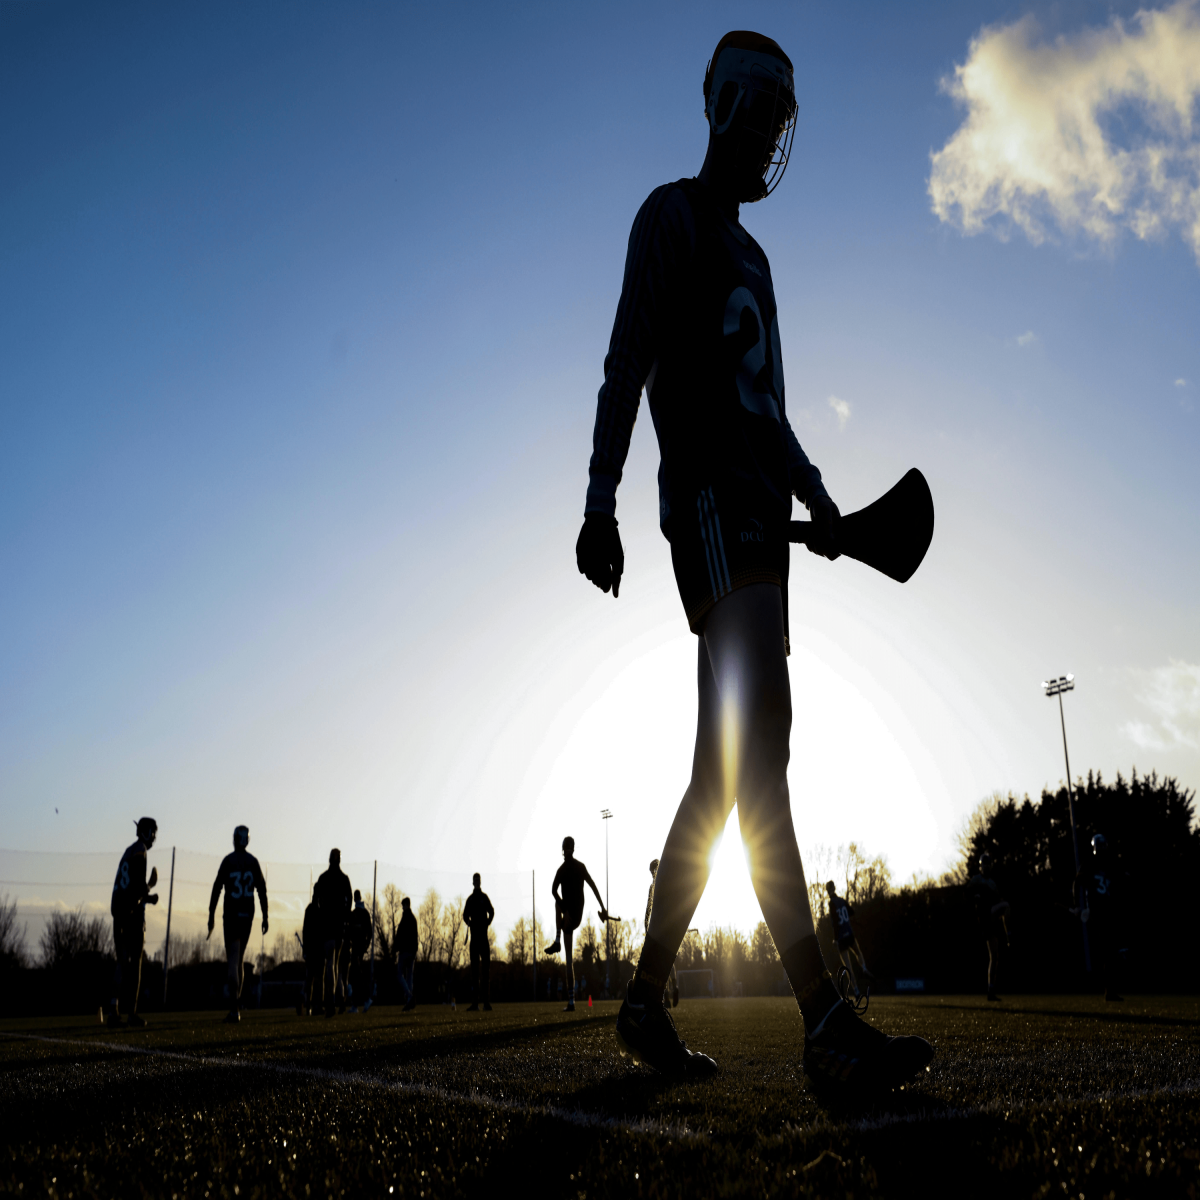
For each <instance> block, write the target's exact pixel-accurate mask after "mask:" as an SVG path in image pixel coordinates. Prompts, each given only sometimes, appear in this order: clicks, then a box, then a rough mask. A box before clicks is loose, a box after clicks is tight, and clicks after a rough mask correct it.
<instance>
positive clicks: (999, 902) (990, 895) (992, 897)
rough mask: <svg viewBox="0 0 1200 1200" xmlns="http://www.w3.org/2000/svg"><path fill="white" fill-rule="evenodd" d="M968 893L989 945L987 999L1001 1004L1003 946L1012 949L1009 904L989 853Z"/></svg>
mask: <svg viewBox="0 0 1200 1200" xmlns="http://www.w3.org/2000/svg"><path fill="white" fill-rule="evenodd" d="M967 892H968V894H969V895H970V897H971V903H972V905H973V906H974V910H975V924H976V927H977V928H978V929H979V932H980V933H981V934H982V935H983V939H984V941H985V942H986V943H987V951H988V969H987V985H988V990H987V998H988V999H989V1000H991V1001H994V1002H998V1001H999V999H1000V997H999V996H998V995H996V982H997V980H998V979H999V976H1000V943H1001V941H1003V942H1004V944H1005V945H1006V946H1007V945H1008V922H1007V920H1006V918H1007V916H1008V913H1009V908H1010V906H1009V903H1008V901H1007V900H1005V899H1004V897H1003V896H1002V895H1001V894H1000V885H999V884H998V883H997V882H996V881H995V879H993V878H992V856H991V854H990V852H989V851H987V850H985V851H984V852H983V853H982V854H981V855H980V856H979V871H978V873H977V874H975V875H973V876H971V879H970V880H969V881H968V883H967Z"/></svg>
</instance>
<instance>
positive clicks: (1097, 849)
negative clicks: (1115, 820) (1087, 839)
mask: <svg viewBox="0 0 1200 1200" xmlns="http://www.w3.org/2000/svg"><path fill="white" fill-rule="evenodd" d="M1092 853H1093V854H1094V855H1095V856H1096V857H1097V858H1100V857H1101V856H1102V855H1104V854H1107V853H1108V838H1106V837H1105V836H1104V834H1102V833H1097V834H1093V835H1092Z"/></svg>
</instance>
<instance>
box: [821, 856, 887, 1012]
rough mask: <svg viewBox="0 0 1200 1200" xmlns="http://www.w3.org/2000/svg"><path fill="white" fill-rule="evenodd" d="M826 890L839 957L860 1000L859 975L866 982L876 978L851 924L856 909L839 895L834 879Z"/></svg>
mask: <svg viewBox="0 0 1200 1200" xmlns="http://www.w3.org/2000/svg"><path fill="white" fill-rule="evenodd" d="M825 890H826V891H827V892H828V893H829V919H830V921H831V922H832V923H833V936H834V938H835V939H836V941H837V948H838V957H839V958H840V959H841V960H842V965H843V967H844V968H845V971H846V977H847V979H848V980H849V984H850V987H852V988H853V989H854V995H855V998H856V999H859V998H861V997H862V988H860V987H859V985H858V975H859V974H861V975H862V976H863V979H864V981H868V980H871V979H874V978H875V976H874V975H872V974H871V972H870V971H869V970H868V969H867V960H866V958H865V957H864V955H863V952H862V947H861V946H860V945H859V944H858V938H856V937H855V936H854V926H853V925H851V924H850V918H851V917H852V916H853V915H854V909H852V908H851V907H850V905H849V904H848V903H847V902H846V901H845V900H844V899H843V898H842V897H841V896H839V895H838V894H837V884H835V883H834V882H833V880H832V879H831V880H830V881H829V882H828V883H827V884H826V885H825ZM855 959H857V960H858V971H857V972H856V971H855V969H854V960H855Z"/></svg>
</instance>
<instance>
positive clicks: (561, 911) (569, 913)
mask: <svg viewBox="0 0 1200 1200" xmlns="http://www.w3.org/2000/svg"><path fill="white" fill-rule="evenodd" d="M558 923H559V927H560V928H562V929H568V930H570V931H571V932H572V933H574V931H575V930H576V929H578V928H579V926H580V925H582V924H583V906H582V905H580V907H579V908H568V907H567V904H566V901H562V902H561V903H560V904H559V906H558Z"/></svg>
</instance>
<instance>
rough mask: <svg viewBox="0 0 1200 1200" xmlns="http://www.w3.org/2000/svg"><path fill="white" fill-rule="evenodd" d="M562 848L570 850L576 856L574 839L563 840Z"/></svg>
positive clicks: (566, 838)
mask: <svg viewBox="0 0 1200 1200" xmlns="http://www.w3.org/2000/svg"><path fill="white" fill-rule="evenodd" d="M562 848H563V849H564V850H570V851H571V853H572V854H574V853H575V839H574V838H573V837H565V838H563V847H562Z"/></svg>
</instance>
